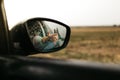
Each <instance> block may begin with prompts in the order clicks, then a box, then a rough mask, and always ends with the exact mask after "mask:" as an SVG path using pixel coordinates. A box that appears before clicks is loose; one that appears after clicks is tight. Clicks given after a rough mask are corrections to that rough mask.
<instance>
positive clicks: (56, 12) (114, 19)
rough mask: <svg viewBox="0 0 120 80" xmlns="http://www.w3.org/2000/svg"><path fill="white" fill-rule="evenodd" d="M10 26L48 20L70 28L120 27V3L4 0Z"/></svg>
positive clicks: (109, 0) (112, 0) (110, 0)
mask: <svg viewBox="0 0 120 80" xmlns="http://www.w3.org/2000/svg"><path fill="white" fill-rule="evenodd" d="M4 2H5V9H6V12H7V19H8V25H9V26H10V27H12V26H14V25H15V24H17V23H19V22H20V21H23V20H25V19H29V18H32V17H45V18H51V19H55V20H58V21H61V22H63V23H65V24H67V25H69V26H86V25H87V26H91V25H114V24H116V25H120V0H4Z"/></svg>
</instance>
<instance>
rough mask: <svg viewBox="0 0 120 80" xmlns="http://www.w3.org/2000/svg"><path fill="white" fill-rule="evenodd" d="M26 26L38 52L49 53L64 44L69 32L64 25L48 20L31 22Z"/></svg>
mask: <svg viewBox="0 0 120 80" xmlns="http://www.w3.org/2000/svg"><path fill="white" fill-rule="evenodd" d="M25 25H26V29H27V32H28V34H29V37H30V40H31V42H32V44H33V46H34V48H35V49H36V50H37V51H40V52H41V51H42V52H47V51H50V50H53V49H55V48H59V47H61V46H62V45H63V44H64V41H65V38H66V34H67V33H66V31H67V30H66V27H64V26H63V25H60V24H58V23H55V22H51V21H46V20H31V21H28V22H27V23H26V24H25Z"/></svg>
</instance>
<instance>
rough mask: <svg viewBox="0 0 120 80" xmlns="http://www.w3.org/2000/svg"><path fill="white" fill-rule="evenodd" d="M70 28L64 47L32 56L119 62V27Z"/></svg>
mask: <svg viewBox="0 0 120 80" xmlns="http://www.w3.org/2000/svg"><path fill="white" fill-rule="evenodd" d="M71 30H72V34H71V39H70V42H69V44H68V46H67V47H66V48H65V49H63V50H61V51H58V52H54V53H51V54H37V55H33V56H35V57H41V56H42V57H49V58H60V59H79V60H89V61H98V62H103V63H118V64H119V63H120V28H118V27H97V28H95V27H91V28H87V27H85V28H71Z"/></svg>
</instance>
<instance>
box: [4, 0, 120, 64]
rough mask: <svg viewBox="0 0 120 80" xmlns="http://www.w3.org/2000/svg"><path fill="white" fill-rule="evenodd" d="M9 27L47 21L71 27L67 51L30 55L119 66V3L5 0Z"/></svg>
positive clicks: (102, 0) (106, 0) (117, 0)
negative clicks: (45, 19) (29, 21)
mask: <svg viewBox="0 0 120 80" xmlns="http://www.w3.org/2000/svg"><path fill="white" fill-rule="evenodd" d="M4 1H5V9H6V12H7V14H6V15H7V18H8V25H9V29H11V28H12V27H13V26H14V25H15V24H17V23H19V22H21V21H23V20H26V19H29V18H32V17H46V18H51V19H55V20H58V21H61V22H63V23H65V24H67V25H69V26H70V27H71V31H72V32H71V39H70V42H69V44H68V46H67V48H65V49H63V50H61V51H58V52H55V53H51V54H36V55H30V56H34V57H49V58H59V59H75V60H76V59H77V60H84V61H95V62H102V63H115V64H120V0H4Z"/></svg>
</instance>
